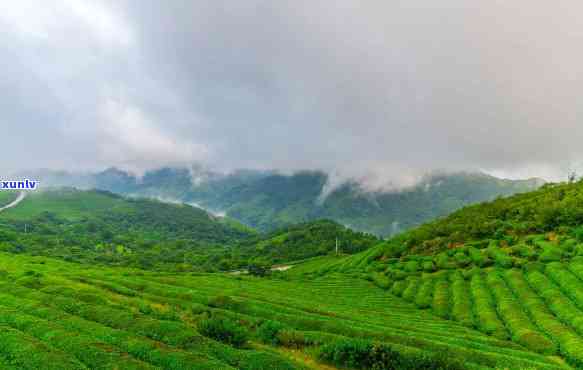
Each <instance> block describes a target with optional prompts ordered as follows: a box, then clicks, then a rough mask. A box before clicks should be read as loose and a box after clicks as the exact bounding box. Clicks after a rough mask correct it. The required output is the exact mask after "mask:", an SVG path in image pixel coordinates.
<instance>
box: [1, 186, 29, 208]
mask: <svg viewBox="0 0 583 370" xmlns="http://www.w3.org/2000/svg"><path fill="white" fill-rule="evenodd" d="M24 198H26V192H24V191H21V192H20V194H18V197H16V199H14V200H13V201H12V202H11V203H9V204H7V205H5V206H4V207H0V212H2V211H5V210H7V209H9V208H13V207H16V206H17V205H18V204H19V203H20V202H22V201H23V200H24Z"/></svg>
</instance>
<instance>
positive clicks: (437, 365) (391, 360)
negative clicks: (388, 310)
mask: <svg viewBox="0 0 583 370" xmlns="http://www.w3.org/2000/svg"><path fill="white" fill-rule="evenodd" d="M319 357H320V359H322V360H324V361H327V362H330V363H333V364H335V365H338V366H341V367H347V368H353V369H372V370H393V369H394V370H397V369H399V370H400V369H403V370H408V369H415V370H424V369H425V370H430V369H436V370H437V369H442V370H448V369H449V370H454V369H462V368H463V367H462V366H461V365H460V364H458V363H455V362H453V361H451V360H449V359H447V358H446V354H442V355H441V356H435V355H433V356H432V355H424V356H422V355H418V354H404V353H400V352H398V351H396V350H394V349H392V348H391V347H390V346H388V345H386V344H382V343H375V342H371V341H367V340H358V339H343V340H338V341H335V342H332V343H329V344H326V345H324V346H322V348H321V349H320V352H319Z"/></svg>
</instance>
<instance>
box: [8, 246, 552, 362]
mask: <svg viewBox="0 0 583 370" xmlns="http://www.w3.org/2000/svg"><path fill="white" fill-rule="evenodd" d="M0 289H1V293H0V327H1V328H2V330H0V364H2V362H4V363H6V364H11V365H12V368H19V369H33V368H34V369H60V370H63V369H65V370H66V369H84V368H95V367H98V366H99V368H102V369H114V368H124V369H151V368H173V369H195V368H196V369H205V368H208V369H222V368H224V369H229V368H241V369H266V368H274V369H299V368H304V366H310V367H315V368H317V367H318V366H317V363H315V362H314V361H313V360H310V361H307V360H305V359H304V360H301V361H296V360H294V357H295V358H298V357H305V356H308V357H310V356H311V357H313V355H314V354H315V353H316V351H317V348H318V347H319V346H320V345H321V344H324V343H328V342H330V341H333V340H336V339H338V338H342V337H352V338H354V337H363V338H367V339H372V338H374V339H377V340H379V341H382V342H385V343H390V344H392V345H393V346H394V348H396V349H398V350H399V351H401V352H403V353H405V352H407V353H412V352H419V351H424V352H432V353H435V352H439V353H442V354H444V353H447V354H448V355H449V356H452V357H454V358H459V359H463V360H465V361H466V365H467V366H468V367H469V368H476V369H477V368H486V367H495V366H500V367H506V368H513V369H516V368H548V369H551V368H556V367H557V366H559V364H560V361H559V362H557V360H555V359H552V358H549V357H545V356H542V355H538V354H535V353H532V352H528V351H526V350H525V349H524V348H523V347H521V346H519V345H516V344H512V343H510V342H506V341H500V340H497V339H495V338H491V337H488V336H486V335H483V334H481V333H479V332H477V331H475V330H471V329H468V328H466V327H464V326H462V325H459V324H457V323H454V322H451V321H447V320H442V319H440V318H437V317H436V316H434V315H432V314H430V313H428V312H423V311H419V310H418V309H416V308H415V307H414V306H413V305H412V304H409V303H406V302H404V301H403V300H401V299H399V298H395V297H393V296H391V295H389V294H386V292H384V291H383V290H381V289H379V288H376V287H375V286H374V285H372V284H371V283H369V282H367V281H364V280H361V279H356V278H353V277H350V276H348V275H346V274H329V275H327V276H325V277H322V278H316V279H310V280H307V279H302V278H299V277H295V278H290V280H288V281H286V280H278V279H255V278H250V277H238V278H237V277H233V276H226V275H218V274H214V275H208V274H198V275H189V274H180V275H176V274H161V273H152V272H146V271H140V270H128V269H121V268H101V269H97V268H91V267H88V266H83V265H76V264H70V263H66V262H59V261H56V260H51V259H47V258H41V257H27V256H14V255H7V254H2V253H0ZM217 296H221V297H229V299H225V298H222V299H221V300H217V299H216V297H217ZM209 302H214V303H212V305H211V306H209V305H208V304H209ZM219 302H222V303H219ZM209 314H213V315H221V316H225V317H231V318H232V319H234V320H237V321H238V322H239V323H240V324H241V325H244V326H247V327H248V328H249V330H250V331H251V333H254V328H255V327H256V326H257V325H258V324H259V323H260V322H262V321H263V320H266V319H269V320H277V321H279V322H281V323H283V324H284V325H286V326H287V327H288V328H290V329H293V330H295V331H294V332H295V333H296V334H295V335H296V337H301V338H302V342H301V344H300V350H299V351H300V353H303V354H302V355H301V356H299V355H298V354H296V355H295V356H289V355H286V354H285V353H284V352H285V349H284V348H279V349H277V350H270V349H269V347H266V346H265V345H260V344H258V343H257V339H256V338H255V337H254V336H253V335H252V337H251V343H250V345H249V346H247V347H246V348H244V349H235V348H233V347H230V346H226V345H224V344H222V343H220V342H216V341H214V340H211V339H208V338H206V337H203V336H201V335H200V334H199V333H198V331H197V327H196V323H197V322H198V321H199V320H201V319H203V318H204V317H208V315H209ZM22 348H26V349H28V352H25V353H23V352H22ZM26 353H27V354H26ZM7 368H10V366H7Z"/></svg>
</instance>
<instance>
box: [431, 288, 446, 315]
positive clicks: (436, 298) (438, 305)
mask: <svg viewBox="0 0 583 370" xmlns="http://www.w3.org/2000/svg"><path fill="white" fill-rule="evenodd" d="M433 312H434V313H435V314H436V315H437V316H440V317H443V318H448V316H449V285H448V284H447V281H446V280H445V279H441V280H439V281H437V282H436V283H435V292H434V294H433Z"/></svg>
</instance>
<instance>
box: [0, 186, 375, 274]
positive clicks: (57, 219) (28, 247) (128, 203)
mask: <svg viewBox="0 0 583 370" xmlns="http://www.w3.org/2000/svg"><path fill="white" fill-rule="evenodd" d="M336 240H338V242H339V252H340V253H342V254H352V253H357V252H360V251H363V250H365V249H367V248H369V247H371V246H373V245H375V244H378V242H379V240H378V239H377V238H376V237H374V236H372V235H368V234H364V233H361V232H355V231H352V230H350V229H347V228H345V227H344V226H342V225H339V224H337V223H335V222H333V221H327V220H323V221H313V222H309V223H304V224H300V225H295V226H289V227H286V228H283V229H281V230H277V231H273V232H271V233H268V234H259V233H257V232H256V231H254V230H252V229H249V228H248V227H246V226H243V225H241V224H240V223H238V222H237V221H235V220H232V219H230V218H228V217H215V216H212V215H210V214H209V213H207V212H205V211H203V210H201V209H199V208H196V207H192V206H189V205H184V204H170V203H164V202H161V201H157V200H151V199H134V198H125V197H123V196H120V195H116V194H113V193H110V192H106V191H101V190H99V191H97V190H92V191H82V190H77V189H73V188H58V189H52V190H48V191H42V192H38V193H30V194H29V195H28V196H27V197H26V198H25V199H24V201H22V202H21V203H20V204H19V205H18V206H17V207H15V208H12V209H8V210H6V211H4V212H0V251H6V252H12V253H27V254H37V255H45V256H52V257H59V258H63V259H66V260H69V261H76V262H81V263H101V264H107V265H123V266H136V267H141V268H147V269H164V270H169V271H216V270H233V269H244V268H247V266H248V265H249V263H251V262H255V263H261V264H262V265H263V266H266V267H269V266H271V265H273V264H276V263H286V262H292V261H296V260H301V259H305V258H310V257H314V256H320V255H325V254H328V253H330V252H332V251H333V250H334V249H335V242H336Z"/></svg>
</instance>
